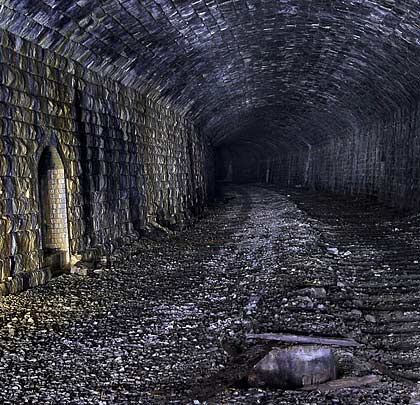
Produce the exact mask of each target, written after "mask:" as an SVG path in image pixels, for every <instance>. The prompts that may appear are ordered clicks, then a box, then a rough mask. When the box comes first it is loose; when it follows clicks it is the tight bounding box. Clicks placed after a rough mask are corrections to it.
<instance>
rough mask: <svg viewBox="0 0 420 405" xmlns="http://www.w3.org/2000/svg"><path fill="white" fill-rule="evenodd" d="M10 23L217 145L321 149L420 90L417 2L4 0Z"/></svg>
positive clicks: (4, 22)
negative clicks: (138, 93) (156, 103)
mask: <svg viewBox="0 0 420 405" xmlns="http://www.w3.org/2000/svg"><path fill="white" fill-rule="evenodd" d="M0 5H1V6H0V17H1V18H0V27H1V28H4V29H7V30H9V31H11V32H13V33H15V34H17V35H19V36H21V37H24V38H26V39H29V40H31V41H33V42H36V43H38V44H40V45H41V46H43V47H45V48H49V49H51V50H54V51H57V52H59V53H61V54H63V55H65V56H68V57H70V58H71V59H74V60H76V61H78V62H80V63H81V64H82V65H84V66H86V67H89V68H91V69H93V70H95V71H98V72H101V73H103V74H106V75H108V76H110V77H112V78H114V79H117V80H119V81H121V82H122V83H124V84H126V85H129V86H132V87H135V88H139V89H140V90H142V91H143V92H145V93H146V94H148V95H149V96H151V97H153V98H154V99H158V100H161V101H164V102H168V103H171V104H172V105H173V106H174V107H175V108H177V109H178V110H179V111H181V112H182V113H184V114H186V115H188V116H190V117H191V118H193V119H194V120H195V122H196V123H197V125H198V126H199V127H200V128H201V129H202V131H203V132H204V133H206V134H208V135H209V137H210V138H211V139H212V140H213V142H214V144H215V145H221V144H223V143H229V142H234V141H237V140H241V139H242V140H246V141H252V140H256V138H258V139H260V140H261V141H264V142H265V141H266V142H267V145H271V143H272V142H274V143H276V144H278V145H280V146H281V147H288V145H292V146H297V147H298V146H299V145H302V144H308V143H311V144H313V143H318V142H322V141H325V140H326V139H328V138H330V137H333V136H338V135H339V134H342V133H345V132H347V131H349V130H352V129H354V128H355V127H357V126H358V125H359V123H360V122H363V121H364V120H365V119H367V118H370V117H373V116H384V115H386V114H389V113H390V112H391V111H393V110H395V107H397V106H400V105H404V104H407V103H408V102H410V101H411V100H412V99H414V98H415V97H417V96H418V95H419V93H420V92H419V88H420V63H419V62H420V2H419V1H418V0H0Z"/></svg>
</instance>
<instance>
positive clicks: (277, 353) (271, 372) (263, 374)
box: [248, 346, 336, 389]
mask: <svg viewBox="0 0 420 405" xmlns="http://www.w3.org/2000/svg"><path fill="white" fill-rule="evenodd" d="M335 378H336V366H335V360H334V355H333V353H332V351H331V350H330V349H327V348H323V347H319V346H294V347H290V348H287V349H274V350H272V351H271V352H270V353H268V354H267V355H266V356H265V357H264V358H263V359H262V360H260V361H259V362H258V363H257V364H256V365H255V366H254V368H253V369H252V371H251V372H250V374H249V376H248V382H249V384H250V385H251V386H253V387H264V386H268V387H272V388H283V389H294V388H300V387H303V386H305V385H313V384H320V383H323V382H325V381H329V380H333V379H335Z"/></svg>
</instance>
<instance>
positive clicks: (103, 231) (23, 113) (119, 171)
mask: <svg viewBox="0 0 420 405" xmlns="http://www.w3.org/2000/svg"><path fill="white" fill-rule="evenodd" d="M0 81H1V85H0V287H1V288H2V289H3V290H4V291H6V292H7V291H8V290H13V289H21V288H25V287H28V286H31V285H35V284H37V283H43V282H45V281H46V280H47V279H48V278H49V276H50V275H49V273H48V271H46V272H44V273H42V272H39V269H40V263H41V262H42V260H41V258H42V254H43V252H42V250H41V229H40V201H39V190H38V188H39V184H38V174H37V173H38V162H39V159H40V157H41V154H42V152H43V151H44V150H45V148H46V147H54V148H56V149H57V151H58V153H59V155H60V157H61V160H62V162H63V166H64V173H65V186H66V191H67V213H68V232H69V246H70V253H71V254H72V255H82V256H86V257H89V256H92V255H95V254H99V253H100V252H101V251H103V250H104V246H109V245H110V244H111V243H112V244H118V243H119V242H122V241H124V240H127V239H129V238H130V237H132V236H134V235H135V234H136V232H138V231H141V230H142V229H144V228H145V226H146V225H147V224H148V223H152V222H155V221H157V222H158V223H160V224H163V225H168V224H175V223H179V222H180V221H183V220H184V219H185V218H187V217H188V216H190V215H191V213H192V212H196V211H199V210H200V209H201V207H202V206H203V204H204V202H205V200H206V198H207V196H208V192H209V184H211V181H212V179H211V173H209V174H206V173H205V169H206V168H207V169H211V167H212V163H211V159H212V155H211V147H210V146H209V145H208V143H207V141H205V140H204V139H203V137H202V136H201V135H200V134H199V133H198V131H197V130H196V129H195V127H194V126H193V124H192V123H191V122H190V121H189V120H188V119H186V118H185V117H184V116H182V115H181V114H178V113H177V112H176V110H175V109H173V108H171V107H170V106H166V105H162V104H159V103H157V102H154V101H153V100H151V99H149V98H147V97H145V96H144V95H143V94H141V93H140V92H138V91H135V90H133V89H131V88H127V87H124V86H123V85H121V84H119V83H117V82H115V81H112V80H110V79H106V78H104V77H102V76H99V75H98V74H96V73H93V72H91V71H89V70H86V69H83V68H82V67H81V66H80V65H78V64H76V63H74V62H72V61H70V60H67V59H65V58H63V57H60V56H58V55H57V54H55V53H52V52H49V51H47V50H45V49H42V48H40V47H38V46H36V45H34V44H32V43H30V42H28V41H25V40H22V39H20V38H18V37H15V36H13V35H12V34H10V33H7V32H4V31H0ZM210 191H211V190H210ZM19 276H20V278H19ZM10 278H12V279H13V280H10ZM8 280H9V283H7V281H8ZM16 280H18V281H16ZM22 280H24V281H22Z"/></svg>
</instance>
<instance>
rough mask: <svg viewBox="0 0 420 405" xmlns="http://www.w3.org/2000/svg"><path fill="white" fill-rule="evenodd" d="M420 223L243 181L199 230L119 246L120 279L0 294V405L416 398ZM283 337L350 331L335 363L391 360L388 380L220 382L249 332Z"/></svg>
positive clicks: (60, 282)
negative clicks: (276, 384) (260, 385)
mask: <svg viewBox="0 0 420 405" xmlns="http://www.w3.org/2000/svg"><path fill="white" fill-rule="evenodd" d="M419 222H420V221H419V219H418V218H415V217H412V218H408V219H407V218H404V220H402V219H400V218H398V217H397V216H396V215H395V213H393V212H392V211H389V210H385V209H383V208H381V207H379V206H377V205H375V204H373V203H372V204H367V203H366V202H360V201H354V202H352V203H347V202H345V200H337V199H336V198H335V197H331V196H322V195H315V194H310V193H307V192H304V191H300V190H288V191H285V192H280V191H278V190H275V189H268V188H263V187H258V186H252V187H247V188H241V187H231V188H230V189H228V190H226V191H225V194H224V203H220V204H218V205H217V206H215V207H213V208H211V209H209V210H208V212H207V214H206V216H205V217H204V218H203V219H202V220H201V221H200V222H198V223H197V224H196V225H195V226H193V227H192V228H191V229H189V230H187V231H184V232H181V233H178V234H176V235H175V236H170V237H169V236H159V237H157V236H156V235H155V236H153V237H152V236H149V237H145V238H143V239H141V240H139V241H138V242H137V243H135V244H134V245H132V246H129V247H126V248H123V249H121V250H120V251H119V252H118V253H117V254H116V256H115V264H114V267H113V269H112V270H109V269H107V268H106V267H103V268H101V267H98V268H97V269H96V270H95V271H94V272H91V274H90V275H88V276H78V275H64V276H61V277H58V278H56V279H54V280H53V281H52V282H50V283H49V284H48V286H45V287H40V288H36V289H33V290H31V291H27V292H25V293H22V294H20V295H17V296H9V297H5V298H2V299H1V303H2V311H1V315H0V351H1V357H0V370H1V371H0V385H1V389H0V403H2V404H23V403H37V404H38V403H39V404H70V403H71V404H119V403H121V404H124V403H132V404H172V403H174V404H175V403H184V404H185V403H191V404H193V403H195V404H199V403H204V401H205V402H207V403H212V404H381V405H382V404H408V403H409V401H410V399H411V403H413V404H414V403H416V401H415V399H414V398H415V393H416V389H415V384H414V383H413V382H412V381H414V382H415V381H416V380H417V376H418V375H419V374H420V373H419V372H418V365H420V356H419V351H418V348H419V345H420V339H419V336H420V327H419V325H420V313H419V312H418V311H417V309H418V302H419V301H420V276H418V277H417V276H416V275H417V274H418V270H419V266H418V262H417V255H418V248H419V243H418V242H419V241H420V225H419ZM395 229H397V231H396V230H395ZM328 249H330V250H328ZM399 258H400V259H399ZM315 287H316V288H321V289H324V291H325V294H316V293H314V290H313V288H315ZM311 289H312V290H311ZM316 291H318V290H316ZM280 331H283V332H284V331H286V332H293V333H304V334H323V335H328V336H340V335H341V336H352V337H354V338H355V339H357V340H358V341H360V342H361V343H363V346H362V348H360V349H357V350H351V349H349V350H345V351H341V352H337V355H338V356H339V358H341V359H343V358H346V356H347V357H348V358H351V359H352V362H353V363H358V367H353V366H352V367H350V366H349V367H347V368H346V367H344V366H343V367H344V368H343V369H345V370H347V371H346V372H348V373H353V374H355V375H357V373H359V374H360V375H362V374H363V373H367V372H369V373H379V370H376V369H375V367H374V366H373V365H372V363H369V361H376V362H381V364H382V365H384V366H386V367H387V368H386V370H385V371H384V370H381V374H383V375H382V377H381V378H382V382H381V383H380V384H377V385H375V386H371V387H369V388H358V389H342V390H340V391H336V392H330V393H321V392H318V391H313V392H309V393H307V392H299V391H280V390H277V391H276V390H261V389H250V388H246V387H242V388H239V387H240V386H237V387H228V386H227V385H229V384H228V383H226V386H224V387H223V386H221V387H220V386H217V384H215V385H214V387H213V386H212V378H213V377H212V376H214V380H215V381H216V380H217V378H218V377H217V376H218V375H223V373H224V372H226V370H229V367H231V364H232V362H234V360H233V359H234V357H233V353H234V352H235V350H237V349H238V348H241V350H247V349H249V348H250V347H252V345H251V343H250V342H248V343H245V342H244V334H245V333H247V332H256V333H260V332H280ZM387 370H388V372H387ZM396 373H398V375H397V374H396ZM386 374H388V375H386ZM390 374H391V376H390ZM399 377H400V378H399ZM398 378H399V379H400V381H397V380H398ZM222 381H223V379H222ZM208 393H211V395H210V396H209V397H207V398H203V396H206V395H207V394H208ZM194 401H195V402H194Z"/></svg>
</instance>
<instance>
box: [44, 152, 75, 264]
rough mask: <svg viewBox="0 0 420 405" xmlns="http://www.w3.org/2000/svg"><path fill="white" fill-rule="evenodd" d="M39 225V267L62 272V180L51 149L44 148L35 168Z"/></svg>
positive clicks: (65, 257) (65, 238) (65, 240)
mask: <svg viewBox="0 0 420 405" xmlns="http://www.w3.org/2000/svg"><path fill="white" fill-rule="evenodd" d="M38 183H39V184H38V186H39V206H40V221H41V250H42V252H41V262H42V263H41V266H42V267H50V268H51V269H53V270H58V269H63V268H65V267H66V266H67V265H68V263H69V233H68V218H67V195H66V180H65V172H64V166H63V162H62V160H61V157H60V155H59V153H58V151H57V149H56V148H54V147H46V148H45V149H44V151H43V152H42V155H41V158H40V160H39V164H38Z"/></svg>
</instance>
